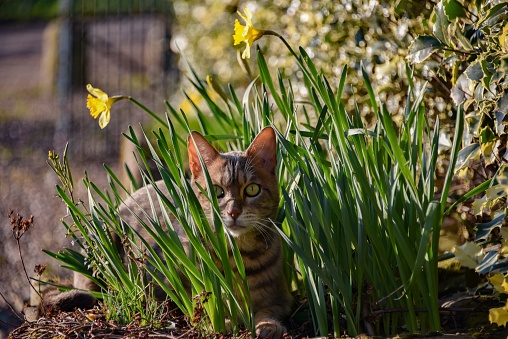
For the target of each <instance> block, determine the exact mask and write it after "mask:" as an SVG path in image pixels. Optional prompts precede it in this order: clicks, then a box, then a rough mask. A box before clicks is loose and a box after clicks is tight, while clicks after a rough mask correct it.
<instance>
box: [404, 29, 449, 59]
mask: <svg viewBox="0 0 508 339" xmlns="http://www.w3.org/2000/svg"><path fill="white" fill-rule="evenodd" d="M441 46H442V45H441V43H440V42H439V40H438V39H436V38H434V37H432V36H429V35H421V36H419V37H417V38H416V39H415V40H413V42H411V46H409V54H408V56H407V59H408V60H409V61H410V62H411V63H413V64H415V63H419V62H422V61H424V60H426V59H428V58H429V57H430V56H431V55H432V53H434V52H435V51H437V50H438V49H439V48H440V47H441Z"/></svg>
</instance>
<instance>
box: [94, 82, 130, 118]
mask: <svg viewBox="0 0 508 339" xmlns="http://www.w3.org/2000/svg"><path fill="white" fill-rule="evenodd" d="M86 89H87V90H88V92H89V93H90V94H88V98H87V99H86V107H87V108H88V109H89V110H90V115H91V116H92V117H93V118H94V119H97V117H99V116H100V117H99V126H100V128H104V127H106V126H107V125H108V124H109V119H110V112H111V106H113V104H114V103H115V102H117V101H118V100H123V99H129V97H126V96H123V95H118V96H113V97H109V96H108V95H107V94H106V93H104V92H103V91H102V90H100V89H98V88H94V87H92V85H90V84H88V85H86Z"/></svg>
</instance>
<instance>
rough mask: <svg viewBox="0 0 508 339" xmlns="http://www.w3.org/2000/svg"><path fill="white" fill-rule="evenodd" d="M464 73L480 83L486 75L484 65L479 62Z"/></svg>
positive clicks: (474, 63) (471, 65)
mask: <svg viewBox="0 0 508 339" xmlns="http://www.w3.org/2000/svg"><path fill="white" fill-rule="evenodd" d="M464 73H465V74H466V76H467V78H468V79H469V80H472V81H480V80H482V78H483V75H484V74H483V70H482V65H481V64H480V63H479V62H478V61H475V62H473V63H471V64H470V65H469V67H468V68H467V69H466V71H465V72H464Z"/></svg>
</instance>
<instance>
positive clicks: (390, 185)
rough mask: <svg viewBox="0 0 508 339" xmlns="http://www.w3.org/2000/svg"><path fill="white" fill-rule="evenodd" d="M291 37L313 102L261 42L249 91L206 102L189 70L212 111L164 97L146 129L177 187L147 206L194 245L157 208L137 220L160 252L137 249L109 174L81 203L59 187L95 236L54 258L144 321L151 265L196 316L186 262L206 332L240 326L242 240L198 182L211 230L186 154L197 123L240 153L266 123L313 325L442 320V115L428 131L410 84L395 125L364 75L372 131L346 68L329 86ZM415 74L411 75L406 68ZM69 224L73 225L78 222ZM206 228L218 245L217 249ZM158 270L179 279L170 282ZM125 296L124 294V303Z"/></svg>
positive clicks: (284, 227)
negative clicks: (122, 246)
mask: <svg viewBox="0 0 508 339" xmlns="http://www.w3.org/2000/svg"><path fill="white" fill-rule="evenodd" d="M281 39H282V38H281ZM282 40H283V42H284V43H285V41H284V39H282ZM286 46H287V47H288V49H289V51H290V52H291V54H292V55H293V56H294V58H295V61H296V62H297V63H298V65H299V67H300V70H301V72H302V75H303V79H302V84H297V85H299V86H300V85H303V86H305V87H306V88H307V92H308V93H309V98H308V99H307V100H306V101H301V100H300V101H298V100H297V99H296V98H295V94H294V92H293V84H291V83H290V82H289V81H288V80H287V79H284V78H283V77H282V76H281V75H280V73H278V74H277V76H276V77H275V79H274V77H273V76H272V75H271V73H270V72H269V69H268V67H267V64H266V62H265V59H264V56H263V55H262V53H261V52H260V51H258V72H259V76H258V77H257V78H256V79H255V80H254V81H253V82H252V83H251V85H250V86H249V87H248V88H247V89H246V90H245V92H244V95H243V98H242V101H240V99H239V98H238V96H237V94H236V92H235V90H234V88H232V87H229V93H228V95H227V96H224V95H222V96H221V97H220V98H219V99H216V100H214V99H212V97H211V96H210V95H209V93H210V92H209V90H210V89H207V88H206V85H205V82H203V81H201V80H200V79H199V77H198V76H197V75H196V74H195V72H194V71H193V70H192V68H190V76H189V80H190V81H191V82H192V84H193V85H194V87H195V88H196V89H197V90H198V92H199V93H200V94H201V96H202V99H203V101H204V102H205V103H206V106H207V109H206V110H205V109H202V108H199V107H200V106H198V105H197V104H196V105H194V109H195V112H193V113H194V115H195V119H194V120H193V121H192V122H190V123H189V121H188V119H187V114H189V113H190V112H178V111H177V110H176V109H175V108H174V107H173V106H172V105H171V104H169V103H167V114H166V122H164V123H163V124H161V125H162V126H161V128H160V129H159V130H157V131H153V132H152V135H153V137H152V138H151V140H155V141H152V142H151V143H150V141H149V138H146V139H147V142H148V144H149V152H148V153H150V156H151V157H152V159H153V161H154V162H155V163H156V165H157V167H158V169H159V172H160V174H161V176H162V178H163V179H164V184H165V186H166V187H167V188H168V190H169V195H170V196H164V195H163V194H162V192H160V191H158V192H159V194H158V199H157V201H153V204H154V205H156V204H160V205H161V206H162V207H163V208H164V210H165V211H166V212H167V216H165V218H164V219H165V221H166V222H168V220H169V215H170V214H172V215H174V216H175V217H176V219H177V220H178V222H179V223H180V224H181V225H182V226H183V227H184V228H185V231H186V232H187V234H188V236H189V239H190V242H191V244H192V246H191V247H192V250H191V253H190V254H189V255H188V256H187V255H186V254H185V252H184V250H183V247H182V246H181V244H180V242H179V239H178V237H177V236H176V234H175V233H174V232H172V230H171V229H169V230H164V229H163V228H162V227H161V223H160V220H156V219H154V218H153V217H152V216H153V213H152V211H146V213H147V214H146V216H147V217H148V219H149V220H150V222H149V223H148V224H146V225H143V227H144V228H145V229H146V230H147V231H149V232H150V233H151V234H152V236H153V237H154V238H155V239H156V240H157V244H158V245H159V246H160V247H161V249H162V252H163V259H164V261H163V260H161V258H159V256H157V255H156V253H155V252H154V251H153V250H152V249H150V248H146V249H145V250H143V247H146V245H147V244H146V243H145V242H144V240H142V239H141V240H140V239H138V238H137V237H136V234H135V231H134V230H133V229H132V228H131V227H129V225H125V224H124V223H121V222H119V221H118V219H117V218H118V216H117V213H116V207H117V206H118V205H119V203H120V202H121V199H120V196H122V194H121V193H120V192H118V191H117V188H118V187H121V186H120V184H119V181H118V180H117V178H116V176H115V175H114V173H112V172H111V171H109V175H110V177H111V179H112V180H111V192H112V193H111V192H110V193H103V192H101V191H100V190H98V189H97V188H96V187H95V186H94V185H93V184H92V183H91V182H89V181H88V180H87V179H86V180H85V184H86V185H87V187H88V188H89V192H90V194H89V203H88V207H87V208H85V205H84V204H76V202H74V201H73V200H72V199H70V198H69V197H68V195H67V194H66V193H65V191H64V190H63V189H60V188H59V189H58V190H59V195H60V197H61V198H62V199H63V200H64V202H65V203H66V204H67V206H68V207H69V212H70V215H71V217H72V221H73V223H74V224H75V227H77V230H78V232H74V237H75V238H76V240H77V241H79V242H80V243H81V244H83V245H84V244H88V246H85V247H86V248H87V257H88V259H86V262H83V258H82V256H81V255H80V254H79V253H77V252H74V251H71V250H68V251H67V252H65V253H60V254H53V255H54V256H55V257H57V258H58V259H60V260H62V261H64V262H65V264H66V266H67V267H69V268H71V269H73V270H79V271H85V273H87V274H88V275H89V276H92V277H94V279H96V280H97V282H98V283H99V284H100V286H102V287H103V290H104V291H107V292H108V294H109V295H110V296H111V297H112V298H117V299H118V297H117V296H118V295H120V296H121V298H120V299H121V300H126V299H125V298H127V297H131V298H134V299H135V298H138V300H141V301H142V302H138V306H136V308H137V310H136V311H137V312H139V311H140V310H139V309H141V308H143V307H144V308H145V309H146V311H144V312H145V313H143V315H144V316H146V317H148V318H149V317H154V316H155V315H154V314H155V313H157V307H148V306H146V305H149V304H150V303H151V302H153V298H152V296H151V295H150V293H146V292H147V291H148V292H150V291H152V290H153V289H152V288H150V287H151V283H149V282H147V281H146V279H145V275H144V274H143V272H148V275H149V276H151V277H152V278H153V279H152V280H153V282H154V283H156V284H159V285H160V286H161V287H162V288H163V289H164V290H165V291H166V293H167V294H168V295H169V297H170V298H171V299H173V300H174V302H175V303H176V304H177V305H178V307H180V309H181V310H182V311H183V312H184V313H186V314H188V315H189V316H190V317H192V314H193V310H194V308H195V307H196V302H193V301H192V299H191V297H190V296H189V295H188V294H187V293H186V292H185V290H184V288H183V283H182V281H181V279H180V277H179V275H178V274H177V273H176V270H175V269H174V267H176V266H179V267H180V266H181V267H182V269H181V270H182V272H183V274H184V275H185V276H186V277H187V279H188V280H189V281H190V282H191V284H192V295H198V294H200V293H201V292H202V291H203V290H205V291H209V292H212V295H211V297H210V300H208V301H207V302H206V303H204V307H205V311H206V315H207V316H208V318H207V319H208V323H207V324H208V325H206V324H205V325H202V326H204V327H203V329H204V330H205V331H207V330H208V331H209V330H212V329H213V330H214V331H223V330H224V329H225V327H224V321H225V318H231V320H232V322H233V328H234V329H237V326H236V319H237V317H238V319H240V320H241V321H242V322H243V323H244V324H246V325H247V327H250V328H251V329H252V312H251V307H250V303H249V294H248V293H245V295H244V296H243V298H241V300H236V299H235V298H234V296H233V294H232V293H231V292H232V291H233V290H234V289H240V290H245V291H246V292H247V289H244V288H245V275H244V273H243V272H242V269H241V267H242V264H241V257H240V255H239V253H238V251H234V253H235V259H236V263H237V265H238V266H239V267H240V272H241V273H240V279H236V278H235V275H234V273H233V272H232V271H231V268H230V267H229V262H228V260H227V246H228V244H229V246H232V247H233V248H235V247H234V241H233V239H230V238H229V237H228V236H227V235H226V234H225V233H224V232H223V231H222V223H221V220H220V217H219V214H218V212H217V211H218V210H217V203H216V198H215V196H214V193H213V190H209V189H208V188H207V187H204V188H203V189H204V190H206V191H207V192H208V194H209V197H210V200H211V201H212V202H213V204H214V206H215V208H216V211H215V212H216V213H215V215H214V220H213V224H214V227H215V228H216V229H217V230H218V232H217V234H214V233H213V232H212V228H211V225H209V223H208V221H207V220H206V219H205V218H202V217H201V213H202V210H201V207H200V206H199V203H198V201H197V199H196V197H195V195H194V193H193V191H192V189H191V188H190V185H189V182H188V181H187V179H185V175H184V166H185V164H184V160H183V158H184V156H182V154H183V153H184V151H183V149H184V147H185V143H184V140H185V137H186V134H187V133H188V132H189V131H190V127H189V126H192V128H193V129H197V130H199V131H200V132H202V133H203V134H204V135H206V136H207V137H208V138H209V140H211V141H214V143H215V144H216V146H218V147H219V148H222V150H224V151H226V150H238V149H243V150H244V149H245V148H246V147H247V145H248V144H249V143H250V141H251V140H252V138H253V137H254V136H255V135H256V133H257V132H258V131H259V130H260V129H261V128H262V127H264V126H266V125H272V126H274V128H276V129H277V131H278V139H279V151H278V152H279V153H278V160H279V161H278V173H279V180H280V187H281V192H282V195H281V196H282V200H281V203H280V213H279V217H278V220H276V221H274V222H275V223H276V224H277V226H278V227H279V229H280V232H281V234H282V235H283V238H284V239H285V241H286V243H287V245H288V246H287V248H286V251H285V255H286V262H288V263H289V265H287V269H286V271H287V272H286V273H287V276H288V280H289V282H290V283H292V286H296V287H299V290H301V288H302V287H303V289H304V290H305V297H306V299H307V300H308V306H309V310H310V314H311V317H312V320H313V323H314V326H315V329H316V332H317V333H318V334H320V335H328V334H329V333H333V334H334V335H335V336H339V335H340V334H342V333H343V332H347V333H348V334H349V335H357V334H359V333H361V332H365V331H366V332H370V333H395V332H400V331H401V329H407V330H409V331H411V332H416V331H428V330H439V328H440V321H439V312H438V311H439V310H438V304H437V302H438V295H437V293H438V292H437V291H438V289H437V284H438V281H437V255H438V253H437V244H438V240H439V231H440V225H441V220H442V215H443V212H444V207H445V202H446V196H447V193H448V189H449V186H450V181H451V177H452V173H451V171H449V172H448V174H447V176H446V178H445V182H444V186H443V187H442V192H443V193H442V198H441V199H436V198H435V196H434V194H435V190H436V187H435V182H434V176H435V169H436V165H437V163H438V135H439V133H438V132H439V121H437V122H436V124H435V126H434V127H433V128H431V126H429V123H428V120H427V117H426V114H425V109H424V106H423V103H422V100H423V94H424V93H423V91H422V92H419V93H417V92H415V90H414V88H413V87H411V88H410V90H409V92H408V93H407V97H408V100H407V103H406V106H405V114H404V117H403V119H402V122H401V123H400V125H399V126H395V124H394V123H393V121H392V116H391V114H390V113H389V112H388V111H387V110H386V108H385V106H384V105H382V104H380V103H379V102H378V100H377V99H376V95H375V93H374V90H373V88H372V86H371V84H370V81H369V78H368V75H367V74H366V73H365V72H363V78H364V84H363V85H364V86H365V89H366V90H367V92H368V94H369V98H370V109H371V110H372V111H373V112H375V114H376V120H377V122H376V124H375V125H374V126H373V127H372V128H366V127H365V126H364V125H363V123H362V121H361V118H360V117H359V110H357V111H356V112H353V113H352V114H350V113H348V112H346V111H345V108H344V105H343V104H342V102H341V96H342V90H343V88H344V83H345V79H346V76H347V68H344V70H343V72H342V77H341V79H339V81H338V84H339V85H338V88H332V87H331V86H330V83H331V82H330V81H328V79H327V78H326V76H324V75H323V74H320V73H319V72H318V71H317V70H316V68H315V67H314V65H313V63H312V60H311V59H310V58H309V56H308V55H307V54H306V53H305V50H304V49H300V50H299V52H298V53H296V52H295V51H293V50H292V49H291V47H290V46H289V45H287V43H286ZM407 74H408V77H409V80H410V83H412V74H411V72H410V70H409V69H408V72H407ZM423 88H424V86H423ZM462 116H463V115H462V112H461V111H459V114H457V117H458V118H457V119H458V120H457V127H456V137H455V143H454V146H453V151H452V155H451V165H450V169H452V168H453V167H454V163H455V158H456V154H457V151H458V144H457V141H458V140H460V135H461V132H462V127H463V117H462ZM159 120H160V119H159ZM175 131H179V132H175ZM126 137H127V138H129V139H130V140H131V141H132V142H134V143H135V144H136V145H138V147H139V157H138V159H139V160H140V168H142V169H143V173H145V175H144V179H145V183H146V184H147V185H153V179H152V177H151V174H150V172H149V171H148V172H147V171H146V168H148V166H147V165H148V161H149V160H148V159H147V158H146V154H145V151H143V149H142V147H141V146H140V142H139V141H138V140H137V137H136V135H135V134H134V133H133V132H132V131H131V133H130V134H129V135H126ZM208 187H211V183H210V182H209V183H208ZM122 191H126V190H125V189H123V190H122ZM99 197H100V200H101V201H102V202H101V203H99V202H98V198H99ZM66 226H67V227H68V229H69V230H75V227H74V226H73V227H71V226H70V225H67V224H66ZM107 231H112V232H117V233H118V234H120V235H122V236H126V239H127V241H125V243H127V244H128V249H127V250H128V251H130V252H128V253H131V256H132V257H133V258H131V260H128V262H127V264H126V266H124V265H123V264H122V262H121V260H120V258H119V256H118V253H116V252H115V248H114V245H113V244H112V239H111V237H110V236H109V233H108V232H107ZM203 239H204V240H205V241H206V242H209V243H210V244H211V246H209V247H210V248H209V247H207V246H205V245H204V244H203V241H202V240H203ZM209 251H214V253H215V255H216V256H217V257H218V258H219V259H220V260H221V261H222V264H223V271H220V270H218V268H217V267H216V265H215V264H214V262H213V260H211V256H210V253H209ZM133 259H135V260H133ZM292 263H294V267H296V269H294V268H293V265H292ZM87 264H88V265H89V266H86V265H87ZM90 267H92V268H94V270H91V269H90ZM92 272H99V274H95V273H92ZM160 274H162V275H163V276H165V277H166V279H167V280H168V281H169V282H170V284H171V287H170V286H166V285H165V284H164V283H163V281H162V280H161V279H160ZM129 305H130V303H129V302H127V301H125V302H123V304H122V306H121V307H125V308H127V307H129ZM394 311H398V312H394ZM130 312H131V313H132V311H130ZM119 313H122V314H124V315H122V316H120V317H119V318H120V319H128V317H129V314H131V313H129V312H128V311H120V312H119ZM330 319H331V322H330V321H329V320H330ZM343 319H345V320H346V321H345V325H344V322H343Z"/></svg>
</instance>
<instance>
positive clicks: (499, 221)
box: [475, 213, 504, 241]
mask: <svg viewBox="0 0 508 339" xmlns="http://www.w3.org/2000/svg"><path fill="white" fill-rule="evenodd" d="M503 220H504V213H499V215H497V216H496V217H495V218H494V219H492V220H491V221H489V222H486V223H483V224H478V225H476V228H477V230H476V237H475V241H480V240H487V237H488V236H489V234H490V232H492V231H493V230H494V228H496V227H501V226H502V225H503Z"/></svg>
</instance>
